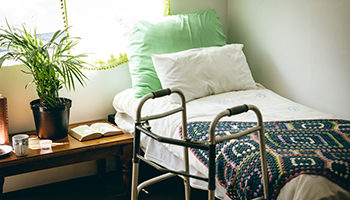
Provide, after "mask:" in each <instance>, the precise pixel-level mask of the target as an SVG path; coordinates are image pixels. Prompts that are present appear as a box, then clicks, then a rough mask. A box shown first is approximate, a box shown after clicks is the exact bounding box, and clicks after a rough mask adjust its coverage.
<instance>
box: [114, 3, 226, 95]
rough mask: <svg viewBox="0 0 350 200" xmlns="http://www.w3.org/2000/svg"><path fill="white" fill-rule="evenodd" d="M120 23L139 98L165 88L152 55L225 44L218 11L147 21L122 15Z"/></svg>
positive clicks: (133, 83)
mask: <svg viewBox="0 0 350 200" xmlns="http://www.w3.org/2000/svg"><path fill="white" fill-rule="evenodd" d="M119 23H120V25H121V26H122V27H123V28H124V29H125V32H124V39H125V40H126V43H127V55H128V59H129V70H130V74H131V80H132V87H133V90H134V94H135V97H136V98H140V97H143V96H144V95H145V94H148V93H150V92H152V91H155V90H159V89H162V86H161V83H160V81H159V79H158V76H157V73H156V71H155V69H154V66H153V62H152V58H151V54H165V53H174V52H179V51H183V50H187V49H193V48H199V47H210V46H224V45H225V44H226V36H225V35H224V34H223V31H222V27H221V22H220V21H219V17H218V15H217V13H216V11H215V10H207V11H203V12H200V13H195V14H178V15H169V16H167V17H162V18H157V19H153V20H148V21H147V20H134V19H130V18H129V19H128V18H121V19H120V20H119Z"/></svg>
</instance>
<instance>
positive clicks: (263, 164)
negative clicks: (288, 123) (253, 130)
mask: <svg viewBox="0 0 350 200" xmlns="http://www.w3.org/2000/svg"><path fill="white" fill-rule="evenodd" d="M248 107H249V109H250V110H252V111H254V112H255V114H256V115H257V117H258V124H259V126H260V127H261V129H260V131H259V147H260V159H261V168H262V175H263V181H264V198H265V199H267V200H268V199H269V190H268V176H267V160H266V149H265V134H264V124H263V119H262V115H261V113H260V111H259V109H258V108H257V107H256V106H254V105H249V106H248Z"/></svg>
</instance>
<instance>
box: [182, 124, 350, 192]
mask: <svg viewBox="0 0 350 200" xmlns="http://www.w3.org/2000/svg"><path fill="white" fill-rule="evenodd" d="M210 123H211V122H209V121H201V122H190V123H188V127H187V129H188V136H189V137H190V138H192V139H196V140H202V141H203V140H209V126H210ZM255 125H256V123H255V122H233V121H220V122H219V123H218V125H217V127H216V131H215V132H216V135H217V136H218V135H226V134H234V133H237V132H240V131H242V130H245V129H247V128H250V127H253V126H255ZM264 132H265V143H266V150H267V163H268V164H267V166H268V167H267V168H268V177H269V189H270V190H269V194H270V198H271V199H276V197H277V195H278V193H279V190H280V189H281V188H282V187H283V186H284V185H285V184H286V183H287V182H288V181H290V180H291V179H292V178H294V177H296V176H298V175H300V174H316V175H322V176H325V177H327V178H328V179H330V180H332V181H333V182H335V183H337V184H338V185H340V186H341V187H343V188H345V189H346V190H347V191H349V192H350V177H349V176H350V164H349V163H350V121H347V120H337V119H329V120H328V119H319V120H294V121H271V122H264ZM179 134H180V136H181V134H182V127H180V131H179ZM191 151H192V153H193V154H194V155H195V156H196V157H197V158H198V159H199V160H200V161H201V162H202V163H203V164H204V165H205V166H207V167H208V159H207V158H208V152H207V151H204V150H199V149H191ZM216 178H217V180H218V182H219V183H220V184H221V185H222V186H224V187H225V188H226V190H227V191H226V192H227V195H228V196H230V197H231V198H232V199H251V198H255V197H260V196H263V185H262V174H261V163H260V153H259V140H258V133H257V132H255V133H252V134H249V135H247V136H244V137H242V138H240V139H238V140H231V141H225V142H223V143H220V144H217V146H216Z"/></svg>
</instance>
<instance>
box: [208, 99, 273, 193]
mask: <svg viewBox="0 0 350 200" xmlns="http://www.w3.org/2000/svg"><path fill="white" fill-rule="evenodd" d="M246 108H248V109H246ZM248 110H252V111H254V113H255V114H256V116H257V119H258V125H257V126H255V127H252V128H249V129H247V130H244V131H242V132H239V133H235V134H233V135H232V136H231V135H228V136H220V137H215V128H216V125H217V123H218V122H219V120H220V119H221V118H223V117H225V116H231V115H234V114H240V113H242V112H246V111H248ZM255 131H259V147H260V159H261V168H262V169H261V170H262V174H263V183H264V184H263V185H264V198H265V199H267V200H268V199H269V193H268V176H267V161H266V149H265V135H264V124H263V119H262V115H261V113H260V111H259V109H258V108H257V107H256V106H254V105H243V106H237V107H234V108H230V109H227V110H225V111H223V112H221V113H219V114H218V115H216V117H215V118H214V120H213V121H212V122H211V124H210V128H209V144H210V145H212V144H216V143H217V142H222V141H226V140H230V139H235V138H238V137H241V136H244V135H246V134H249V133H252V132H255ZM214 161H215V160H214ZM211 162H213V161H211V160H210V159H209V163H211ZM209 165H210V164H209ZM209 173H210V170H209ZM209 180H210V178H209ZM209 192H210V190H209ZM209 198H211V196H210V195H209Z"/></svg>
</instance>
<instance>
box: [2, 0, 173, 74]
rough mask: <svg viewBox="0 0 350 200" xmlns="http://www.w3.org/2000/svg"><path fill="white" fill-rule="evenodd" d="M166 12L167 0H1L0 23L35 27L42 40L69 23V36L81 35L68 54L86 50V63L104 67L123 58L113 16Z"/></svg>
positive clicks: (119, 33)
mask: <svg viewBox="0 0 350 200" xmlns="http://www.w3.org/2000/svg"><path fill="white" fill-rule="evenodd" d="M167 14H169V0H146V1H145V0H100V1H96V0H49V1H48V0H1V8H0V26H3V27H6V26H7V25H6V20H5V19H7V21H8V22H9V24H10V25H11V26H12V25H14V24H17V25H20V24H24V25H25V26H26V27H27V28H29V29H31V30H33V29H34V28H36V29H37V33H38V35H40V36H41V37H42V39H43V40H45V38H49V37H50V35H51V34H52V33H53V32H55V31H57V30H59V29H63V28H64V27H65V26H70V28H69V34H70V36H72V37H79V38H81V40H80V41H79V44H78V45H77V46H76V49H74V52H72V53H74V54H75V53H87V54H88V58H87V61H88V62H90V63H92V64H94V65H95V66H97V67H98V69H107V68H110V67H113V66H117V65H119V64H121V63H124V62H126V61H127V57H126V54H124V53H123V52H125V51H124V50H125V45H124V44H123V40H122V32H121V30H119V29H118V26H117V15H123V16H130V17H145V16H162V15H167ZM5 51H6V47H1V48H0V56H1V53H4V52H5ZM6 64H7V65H9V63H6ZM11 64H13V63H11ZM11 64H10V65H11Z"/></svg>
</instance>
